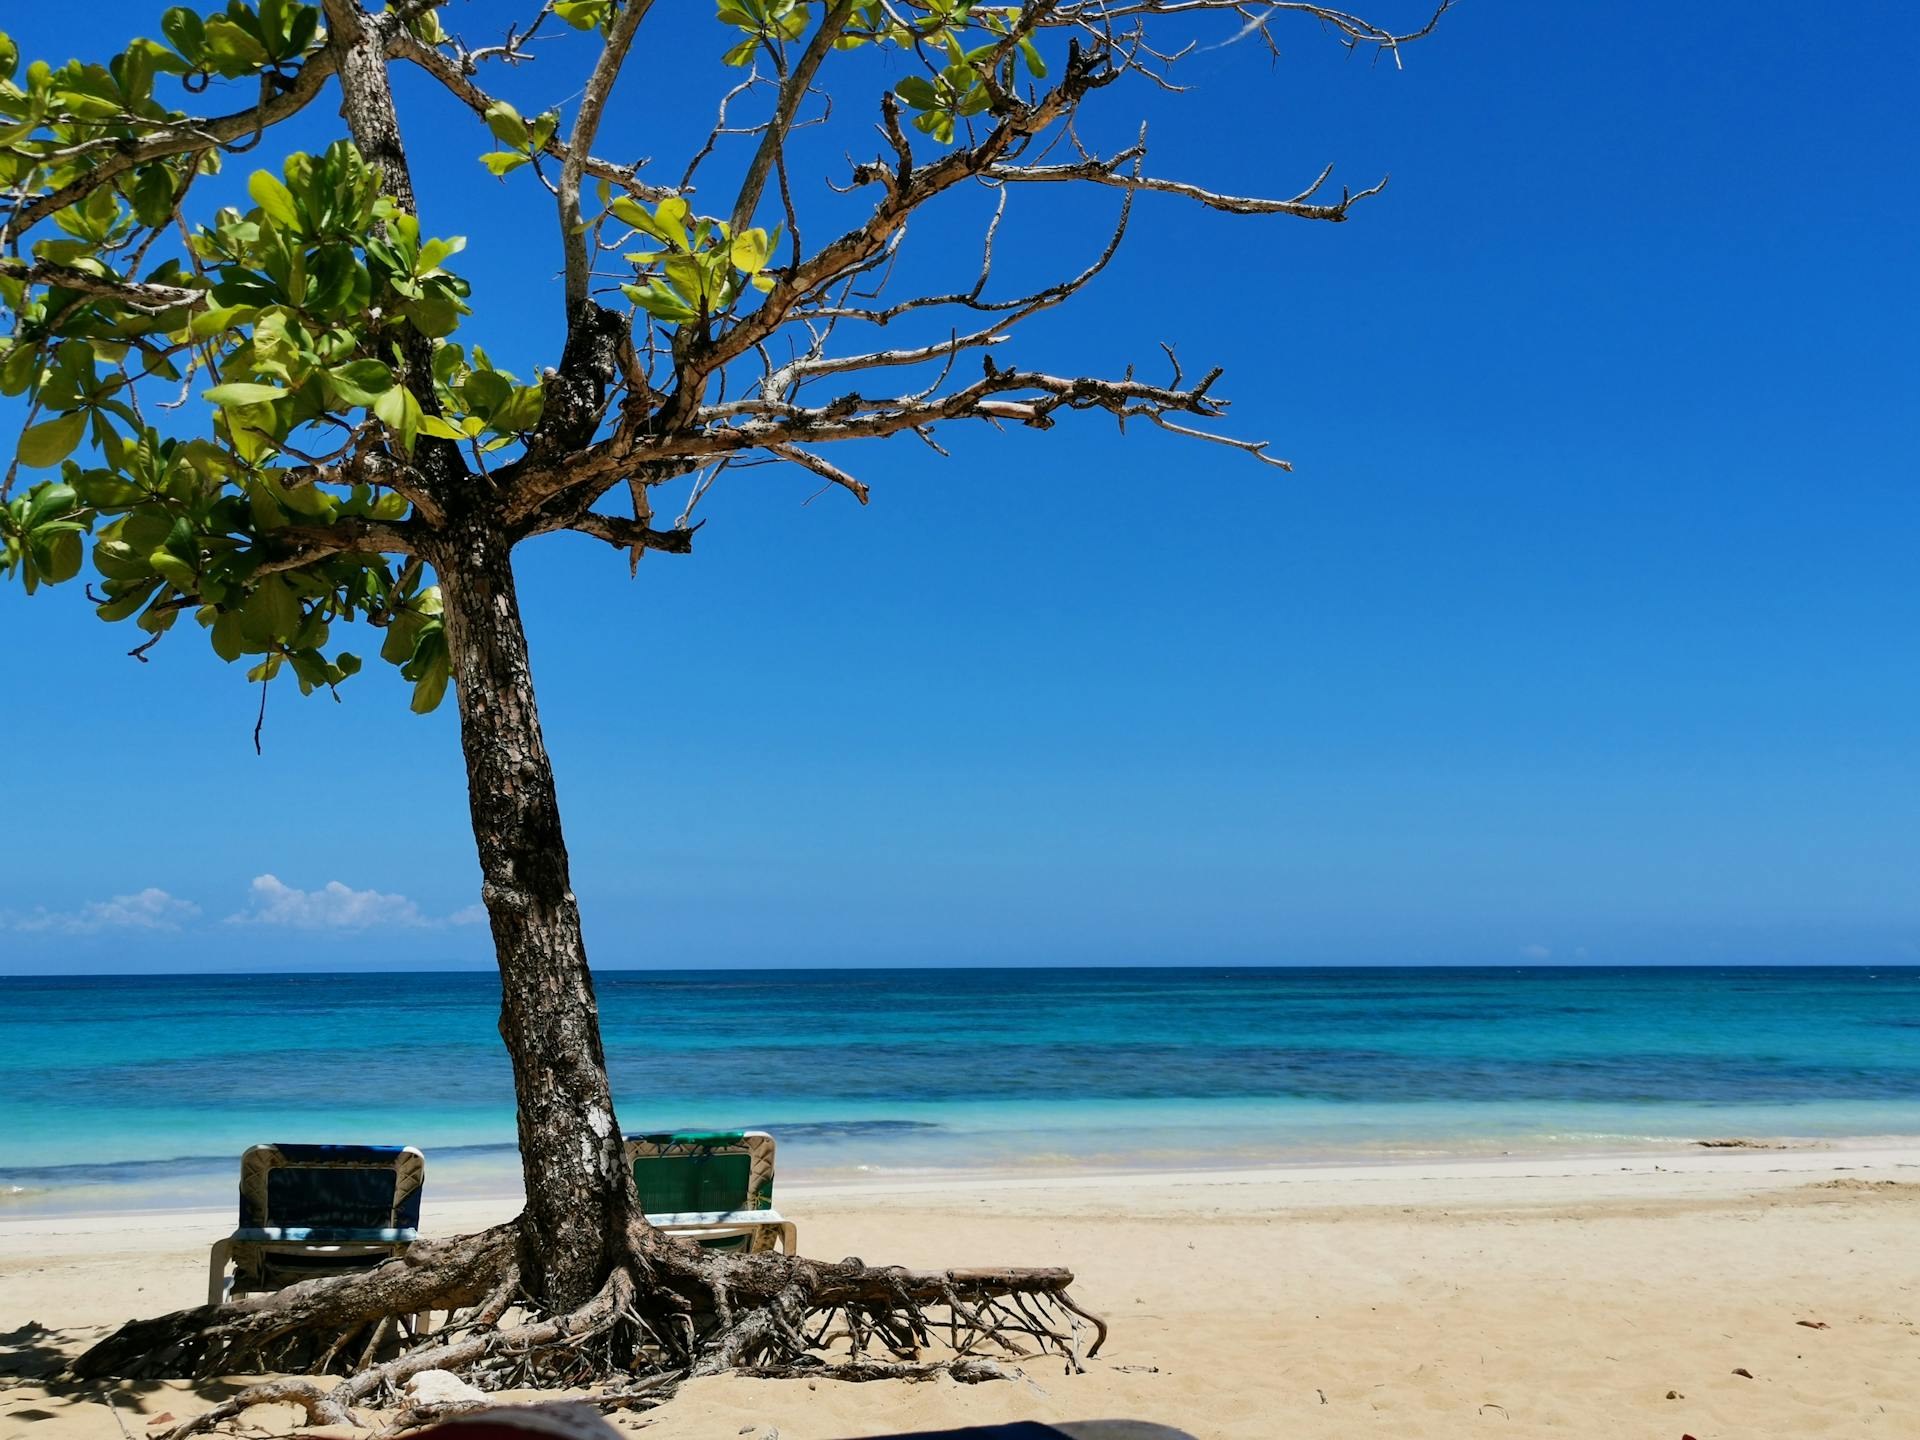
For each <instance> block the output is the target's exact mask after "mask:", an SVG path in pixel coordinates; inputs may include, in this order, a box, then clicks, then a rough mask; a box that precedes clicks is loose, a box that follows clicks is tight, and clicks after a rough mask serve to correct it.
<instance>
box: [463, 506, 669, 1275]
mask: <svg viewBox="0 0 1920 1440" xmlns="http://www.w3.org/2000/svg"><path fill="white" fill-rule="evenodd" d="M510 544H511V542H510V541H509V539H508V538H507V536H506V535H504V534H502V533H500V532H499V531H498V530H496V529H494V528H493V527H492V526H491V525H490V524H488V523H487V522H486V521H485V520H484V519H482V518H478V517H475V518H456V519H455V520H453V521H452V522H450V524H449V525H448V527H447V529H446V531H445V533H444V534H443V536H442V537H441V538H439V539H438V540H436V542H435V543H434V545H433V547H432V549H431V551H430V552H429V553H428V555H427V558H428V559H429V560H430V561H431V562H432V564H433V566H434V569H435V570H436V572H437V573H438V575H439V579H440V587H441V597H442V603H443V605H444V607H445V608H444V612H443V615H442V619H443V622H444V624H445V625H446V633H447V644H448V648H449V651H450V652H451V655H452V661H453V677H454V684H455V689H456V694H457V698H458V701H459V707H460V743H461V748H462V750H463V751H464V753H465V755H466V762H467V795H468V800H469V802H470V804H471V807H472V812H473V835H474V840H475V842H476V843H477V845H478V847H479V851H480V871H481V876H482V891H481V894H482V898H483V899H484V900H485V902H486V906H487V916H488V919H489V920H490V922H491V923H492V926H493V940H494V948H495V952H496V955H497V958H498V960H499V965H500V985H501V1002H500V1035H501V1038H502V1039H503V1040H505V1041H506V1044H507V1051H508V1053H509V1054H510V1055H511V1056H512V1058H513V1082H514V1091H515V1094H516V1096H517V1098H518V1101H519V1121H520V1166H521V1173H522V1174H523V1176H524V1177H525V1180H526V1188H527V1208H526V1219H527V1223H528V1227H529V1232H528V1240H529V1250H530V1251H531V1253H530V1255H529V1256H528V1262H529V1270H530V1273H528V1274H527V1275H526V1276H524V1277H523V1278H524V1279H525V1281H526V1284H527V1288H528V1291H529V1293H530V1294H532V1295H534V1296H535V1297H537V1298H538V1299H539V1300H540V1301H541V1302H542V1303H544V1304H545V1305H547V1306H549V1307H550V1308H551V1309H553V1310H556V1311H567V1310H572V1309H574V1308H576V1307H578V1306H580V1305H582V1304H584V1303H585V1302H586V1301H587V1300H589V1299H590V1298H592V1296H593V1295H594V1293H595V1292H596V1291H598V1290H599V1288H600V1286H601V1284H602V1283H603V1282H604V1281H605V1280H606V1277H607V1274H608V1272H609V1270H610V1269H611V1267H612V1266H613V1265H614V1264H615V1263H616V1261H617V1259H618V1258H619V1257H620V1256H621V1255H622V1254H623V1253H624V1242H625V1237H626V1234H627V1229H628V1223H629V1221H630V1220H639V1219H640V1216H639V1214H638V1205H637V1203H636V1200H635V1196H634V1190H633V1181H632V1176H631V1175H630V1174H629V1173H628V1171H627V1168H626V1164H625V1159H624V1155H623V1145H622V1137H621V1134H620V1126H619V1123H618V1122H617V1120H616V1119H615V1118H614V1109H613V1096H612V1094H611V1092H610V1090H609V1088H608V1085H607V1067H606V1059H605V1056H604V1054H603V1052H602V1050H601V1045H600V1014H599V1007H598V1006H597V1004H596V1003H595V1000H594V994H593V977H592V975H591V974H590V973H589V971H588V969H587V952H586V945H585V943H584V941H583V940H582V938H581V934H580V909H579V906H578V904H577V903H576V902H575V900H574V896H573V887H572V883H571V881H570V880H569V877H568V873H567V847H566V841H565V839H564V838H563V837H562V835H561V830H560V803H559V799H558V797H557V796H556V794H555V793H554V787H553V766H552V763H551V762H550V761H549V759H548V757H547V747H546V742H545V741H544V740H543V739H542V737H541V734H540V716H539V713H538V711H537V709H536V707H535V704H534V695H533V676H532V673H531V671H530V669H529V667H528V663H527V638H526V631H525V629H524V627H523V626H522V624H521V619H520V602H519V598H518V596H517V595H516V593H515V590H514V582H513V568H512V563H511V558H510V554H509V550H510Z"/></svg>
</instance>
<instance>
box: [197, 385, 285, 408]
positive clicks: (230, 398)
mask: <svg viewBox="0 0 1920 1440" xmlns="http://www.w3.org/2000/svg"><path fill="white" fill-rule="evenodd" d="M286 393H287V391H286V389H285V388H284V387H283V386H279V385H255V384H252V383H250V382H248V381H244V380H236V381H233V382H231V383H229V384H226V385H216V386H214V387H213V388H212V389H211V390H207V391H203V392H202V398H204V399H207V400H211V401H212V402H213V403H214V404H216V405H270V404H272V403H273V402H274V401H275V400H278V399H280V398H281V397H282V396H283V395H285V394H286Z"/></svg>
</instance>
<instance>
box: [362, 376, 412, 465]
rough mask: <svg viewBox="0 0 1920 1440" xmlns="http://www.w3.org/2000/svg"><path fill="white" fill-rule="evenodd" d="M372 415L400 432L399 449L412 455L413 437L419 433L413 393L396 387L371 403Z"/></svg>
mask: <svg viewBox="0 0 1920 1440" xmlns="http://www.w3.org/2000/svg"><path fill="white" fill-rule="evenodd" d="M373 413H374V414H375V415H377V416H379V417H380V419H381V420H382V421H384V422H385V423H386V424H388V425H390V426H392V427H393V428H394V429H395V430H397V431H399V432H400V448H401V449H403V450H405V451H406V452H407V454H409V455H411V454H413V440H414V436H415V435H417V434H418V433H419V432H420V419H421V412H420V402H419V401H418V400H416V399H414V398H413V392H412V391H411V390H408V389H407V388H405V387H404V386H401V385H396V386H394V387H393V389H391V390H389V391H387V392H386V393H385V394H384V395H382V396H380V397H379V398H378V399H377V400H375V401H374V402H373Z"/></svg>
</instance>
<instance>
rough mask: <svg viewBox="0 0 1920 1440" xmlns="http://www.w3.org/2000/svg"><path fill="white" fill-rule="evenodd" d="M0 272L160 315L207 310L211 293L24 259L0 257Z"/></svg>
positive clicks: (35, 283) (28, 282)
mask: <svg viewBox="0 0 1920 1440" xmlns="http://www.w3.org/2000/svg"><path fill="white" fill-rule="evenodd" d="M0 273H5V274H10V275H13V276H15V277H17V278H19V279H21V280H24V281H26V283H27V284H29V285H53V286H58V287H59V288H60V289H62V290H74V291H78V292H79V293H80V294H82V295H97V296H100V297H101V298H103V299H107V300H117V301H119V302H120V303H121V304H122V305H125V306H127V307H128V308H129V309H131V310H138V311H140V312H141V313H143V314H148V315H152V314H157V313H159V312H160V311H163V310H181V309H185V310H204V309H206V307H207V298H208V297H207V292H206V291H204V290H191V289H188V288H187V287H185V286H182V285H156V284H153V283H151V282H147V283H141V282H136V281H132V280H118V279H115V278H114V277H113V276H111V275H95V274H93V273H91V272H90V271H86V270H80V269H76V268H75V267H74V266H71V265H56V264H55V263H53V262H52V261H50V260H42V261H38V262H37V263H35V264H32V265H28V264H27V263H26V262H24V261H21V260H15V259H11V258H0Z"/></svg>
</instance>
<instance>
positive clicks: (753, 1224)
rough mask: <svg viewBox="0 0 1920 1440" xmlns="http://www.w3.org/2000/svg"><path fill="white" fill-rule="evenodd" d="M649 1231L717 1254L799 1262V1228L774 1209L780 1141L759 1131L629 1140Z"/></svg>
mask: <svg viewBox="0 0 1920 1440" xmlns="http://www.w3.org/2000/svg"><path fill="white" fill-rule="evenodd" d="M627 1164H629V1165H631V1166H632V1167H633V1181H634V1184H635V1185H637V1186H638V1187H639V1189H640V1206H641V1208H642V1209H643V1210H645V1211H646V1215H647V1223H648V1224H650V1225H652V1226H653V1228H654V1229H656V1230H664V1231H666V1232H667V1233H668V1234H670V1235H683V1236H685V1237H686V1238H688V1239H690V1240H698V1241H699V1242H700V1243H701V1244H702V1245H705V1246H707V1247H709V1248H710V1249H716V1250H722V1249H724V1250H738V1249H746V1250H749V1251H754V1252H758V1251H762V1250H771V1249H773V1248H774V1246H775V1244H776V1243H778V1245H779V1247H780V1248H781V1249H782V1250H785V1251H786V1252H787V1253H788V1254H789V1255H791V1254H793V1246H794V1234H795V1231H794V1225H793V1222H792V1221H790V1220H787V1219H784V1218H782V1216H781V1215H780V1212H779V1211H777V1210H775V1209H774V1208H773V1137H772V1136H771V1135H766V1134H762V1133H761V1132H760V1131H757V1130H745V1131H741V1130H669V1131H660V1132H658V1133H655V1134H652V1135H629V1136H628V1137H627Z"/></svg>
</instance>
